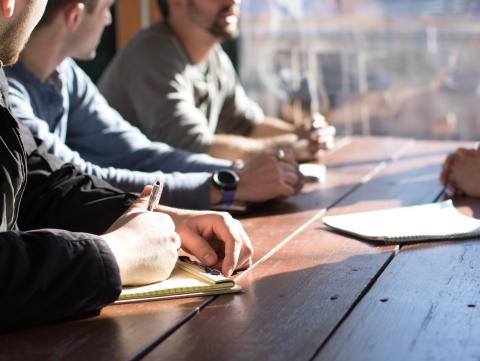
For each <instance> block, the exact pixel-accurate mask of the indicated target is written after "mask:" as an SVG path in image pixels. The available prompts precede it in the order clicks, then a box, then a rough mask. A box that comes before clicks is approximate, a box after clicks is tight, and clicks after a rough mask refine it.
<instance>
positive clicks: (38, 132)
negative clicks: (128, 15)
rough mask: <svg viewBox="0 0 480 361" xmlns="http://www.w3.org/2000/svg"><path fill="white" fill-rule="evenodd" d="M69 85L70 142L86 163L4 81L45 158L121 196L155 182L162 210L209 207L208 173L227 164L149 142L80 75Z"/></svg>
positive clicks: (14, 85) (17, 86)
mask: <svg viewBox="0 0 480 361" xmlns="http://www.w3.org/2000/svg"><path fill="white" fill-rule="evenodd" d="M72 69H73V70H75V71H78V72H80V70H78V69H76V68H75V67H74V68H72ZM72 69H71V70H72ZM73 70H72V71H73ZM74 79H77V82H76V83H75V84H76V85H75V87H77V88H81V89H82V90H79V89H77V90H75V92H74V93H76V94H77V98H75V99H73V100H72V104H74V105H75V106H74V107H73V109H72V110H71V122H70V121H69V129H71V130H70V131H71V133H72V134H70V141H71V143H72V144H73V145H74V146H75V147H76V149H78V150H79V151H80V153H82V155H87V156H88V157H89V158H90V159H86V158H84V157H83V156H81V155H80V153H79V152H77V151H74V150H72V149H71V148H70V147H69V146H68V145H66V144H65V143H64V142H63V141H62V140H61V139H60V138H59V136H58V135H57V134H55V133H52V132H50V130H49V128H48V124H47V122H46V121H45V120H43V119H40V118H38V117H37V116H36V114H35V111H34V109H33V107H34V106H33V104H32V103H31V99H30V96H29V92H28V91H27V89H26V88H25V87H24V86H23V85H22V84H21V82H20V81H18V80H17V79H15V78H13V77H10V78H9V82H10V100H11V103H12V107H13V111H14V113H15V116H16V117H17V118H18V119H19V120H20V121H21V122H22V123H23V124H25V125H26V126H28V128H29V129H30V130H31V131H32V133H33V134H34V135H35V136H36V137H38V138H39V139H41V140H42V141H43V142H44V146H45V147H46V148H47V150H48V151H49V152H52V153H54V154H55V155H56V156H58V157H59V158H60V159H61V160H62V161H64V162H71V163H73V164H75V165H76V166H77V167H78V168H79V169H80V170H81V171H83V172H85V173H87V174H89V175H93V176H95V177H97V178H99V179H101V180H104V181H106V182H108V183H111V184H112V185H114V186H116V187H118V188H121V189H122V190H124V191H128V192H138V193H139V192H141V191H142V190H143V187H144V186H145V185H147V184H153V183H155V181H157V180H160V181H163V183H164V185H165V188H164V189H165V190H164V194H163V195H162V203H163V204H165V205H170V206H175V207H181V208H192V209H208V208H209V207H210V200H209V199H210V195H209V178H210V172H211V171H213V170H216V169H221V168H228V167H230V166H231V162H228V161H224V160H220V159H215V158H211V157H209V156H207V155H202V154H190V153H188V152H184V151H180V150H175V149H173V148H171V147H169V146H168V145H166V144H162V143H154V142H150V141H149V140H148V139H146V137H145V136H144V135H143V134H141V133H140V132H139V131H138V129H136V128H134V127H132V126H130V125H129V124H128V123H127V122H126V121H125V120H123V118H121V117H120V115H119V114H118V113H117V112H116V111H114V110H113V109H112V108H110V107H109V106H108V104H107V103H106V102H105V100H104V99H103V97H102V96H101V95H100V94H99V93H98V91H97V90H96V88H94V85H93V84H91V82H90V80H89V79H88V78H87V77H86V75H85V76H83V75H81V74H77V75H76V76H75V77H74ZM80 94H81V95H80ZM98 149H102V152H98ZM122 166H123V167H124V168H122ZM127 168H128V169H127ZM36 175H38V172H37V173H36Z"/></svg>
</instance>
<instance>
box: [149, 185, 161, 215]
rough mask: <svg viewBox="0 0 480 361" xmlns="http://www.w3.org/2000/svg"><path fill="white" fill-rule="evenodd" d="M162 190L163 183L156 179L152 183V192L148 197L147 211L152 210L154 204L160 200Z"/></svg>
mask: <svg viewBox="0 0 480 361" xmlns="http://www.w3.org/2000/svg"><path fill="white" fill-rule="evenodd" d="M162 191H163V183H161V182H160V181H156V182H155V184H154V185H153V189H152V193H150V198H149V199H148V207H147V209H148V210H149V211H153V209H154V208H155V206H156V205H157V204H158V202H160V197H161V196H162Z"/></svg>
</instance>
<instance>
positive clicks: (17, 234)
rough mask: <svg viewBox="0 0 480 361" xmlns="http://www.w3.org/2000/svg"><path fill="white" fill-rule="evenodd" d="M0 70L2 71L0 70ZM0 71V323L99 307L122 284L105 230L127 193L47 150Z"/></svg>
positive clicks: (2, 326) (12, 324)
mask: <svg viewBox="0 0 480 361" xmlns="http://www.w3.org/2000/svg"><path fill="white" fill-rule="evenodd" d="M0 72H1V71H0ZM5 90H6V82H5V78H4V76H3V72H1V73H0V186H1V189H2V193H1V198H0V331H5V330H10V329H12V328H17V327H24V326H27V325H34V324H39V323H44V322H48V321H53V320H58V319H62V318H66V317H71V316H78V315H81V314H84V313H90V312H94V311H98V310H100V309H101V308H102V307H103V306H105V305H107V304H109V303H111V302H113V301H114V300H115V299H116V298H117V297H118V295H119V293H120V291H121V283H120V277H119V272H118V266H117V264H116V261H115V259H114V256H113V254H112V253H111V251H110V249H109V247H108V246H107V245H106V243H105V242H104V241H103V240H102V239H101V238H100V237H98V236H95V235H94V234H100V233H102V232H104V231H105V230H106V229H107V228H108V227H109V226H110V225H111V224H112V223H113V222H114V220H115V219H116V218H118V216H119V215H120V214H121V213H123V212H124V211H125V210H126V209H127V208H128V206H129V205H130V204H131V202H132V201H133V199H134V196H133V195H130V194H126V193H123V192H121V191H119V190H117V189H115V188H113V187H111V186H109V185H108V184H106V183H104V182H102V181H99V180H97V179H95V178H93V177H91V176H87V175H85V174H83V173H81V172H80V171H78V170H77V169H76V168H75V167H74V166H72V165H69V164H63V163H62V162H61V161H59V160H58V159H57V158H55V157H54V156H52V155H50V154H48V153H47V151H46V148H45V147H43V146H42V144H41V143H40V142H39V141H38V140H36V139H34V138H33V136H32V135H31V133H30V131H29V130H28V129H27V128H25V127H23V126H20V125H19V124H18V123H17V121H16V120H15V119H14V118H13V117H12V115H11V114H10V112H9V110H8V104H7V101H6V99H7V98H6V96H5V94H6V93H5Z"/></svg>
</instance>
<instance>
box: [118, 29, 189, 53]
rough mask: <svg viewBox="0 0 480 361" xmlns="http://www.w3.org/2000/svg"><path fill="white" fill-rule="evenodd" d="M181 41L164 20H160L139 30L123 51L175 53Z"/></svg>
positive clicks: (178, 49)
mask: <svg viewBox="0 0 480 361" xmlns="http://www.w3.org/2000/svg"><path fill="white" fill-rule="evenodd" d="M180 50H181V48H179V42H178V40H177V38H176V37H175V35H174V34H173V32H172V31H171V30H170V27H169V26H168V25H167V24H166V23H165V22H164V21H158V22H156V23H154V24H152V25H151V26H149V27H148V28H146V29H144V30H141V31H139V32H138V33H137V34H136V35H135V36H134V37H133V38H132V39H131V40H130V41H129V42H128V43H127V44H126V45H125V47H124V49H123V51H122V53H123V54H124V55H125V54H129V53H134V54H135V55H137V56H138V54H144V53H148V54H153V53H155V54H163V55H166V54H172V53H173V54H175V53H177V52H179V51H180Z"/></svg>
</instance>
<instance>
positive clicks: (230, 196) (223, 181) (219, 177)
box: [212, 169, 240, 204]
mask: <svg viewBox="0 0 480 361" xmlns="http://www.w3.org/2000/svg"><path fill="white" fill-rule="evenodd" d="M239 180H240V178H239V177H238V175H237V173H235V172H234V171H233V170H230V169H222V170H217V171H216V172H214V173H213V176H212V181H213V184H214V185H215V187H217V188H218V189H219V190H220V191H221V192H222V199H221V201H220V203H221V204H232V203H233V201H234V200H235V191H236V190H237V184H238V181H239Z"/></svg>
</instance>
